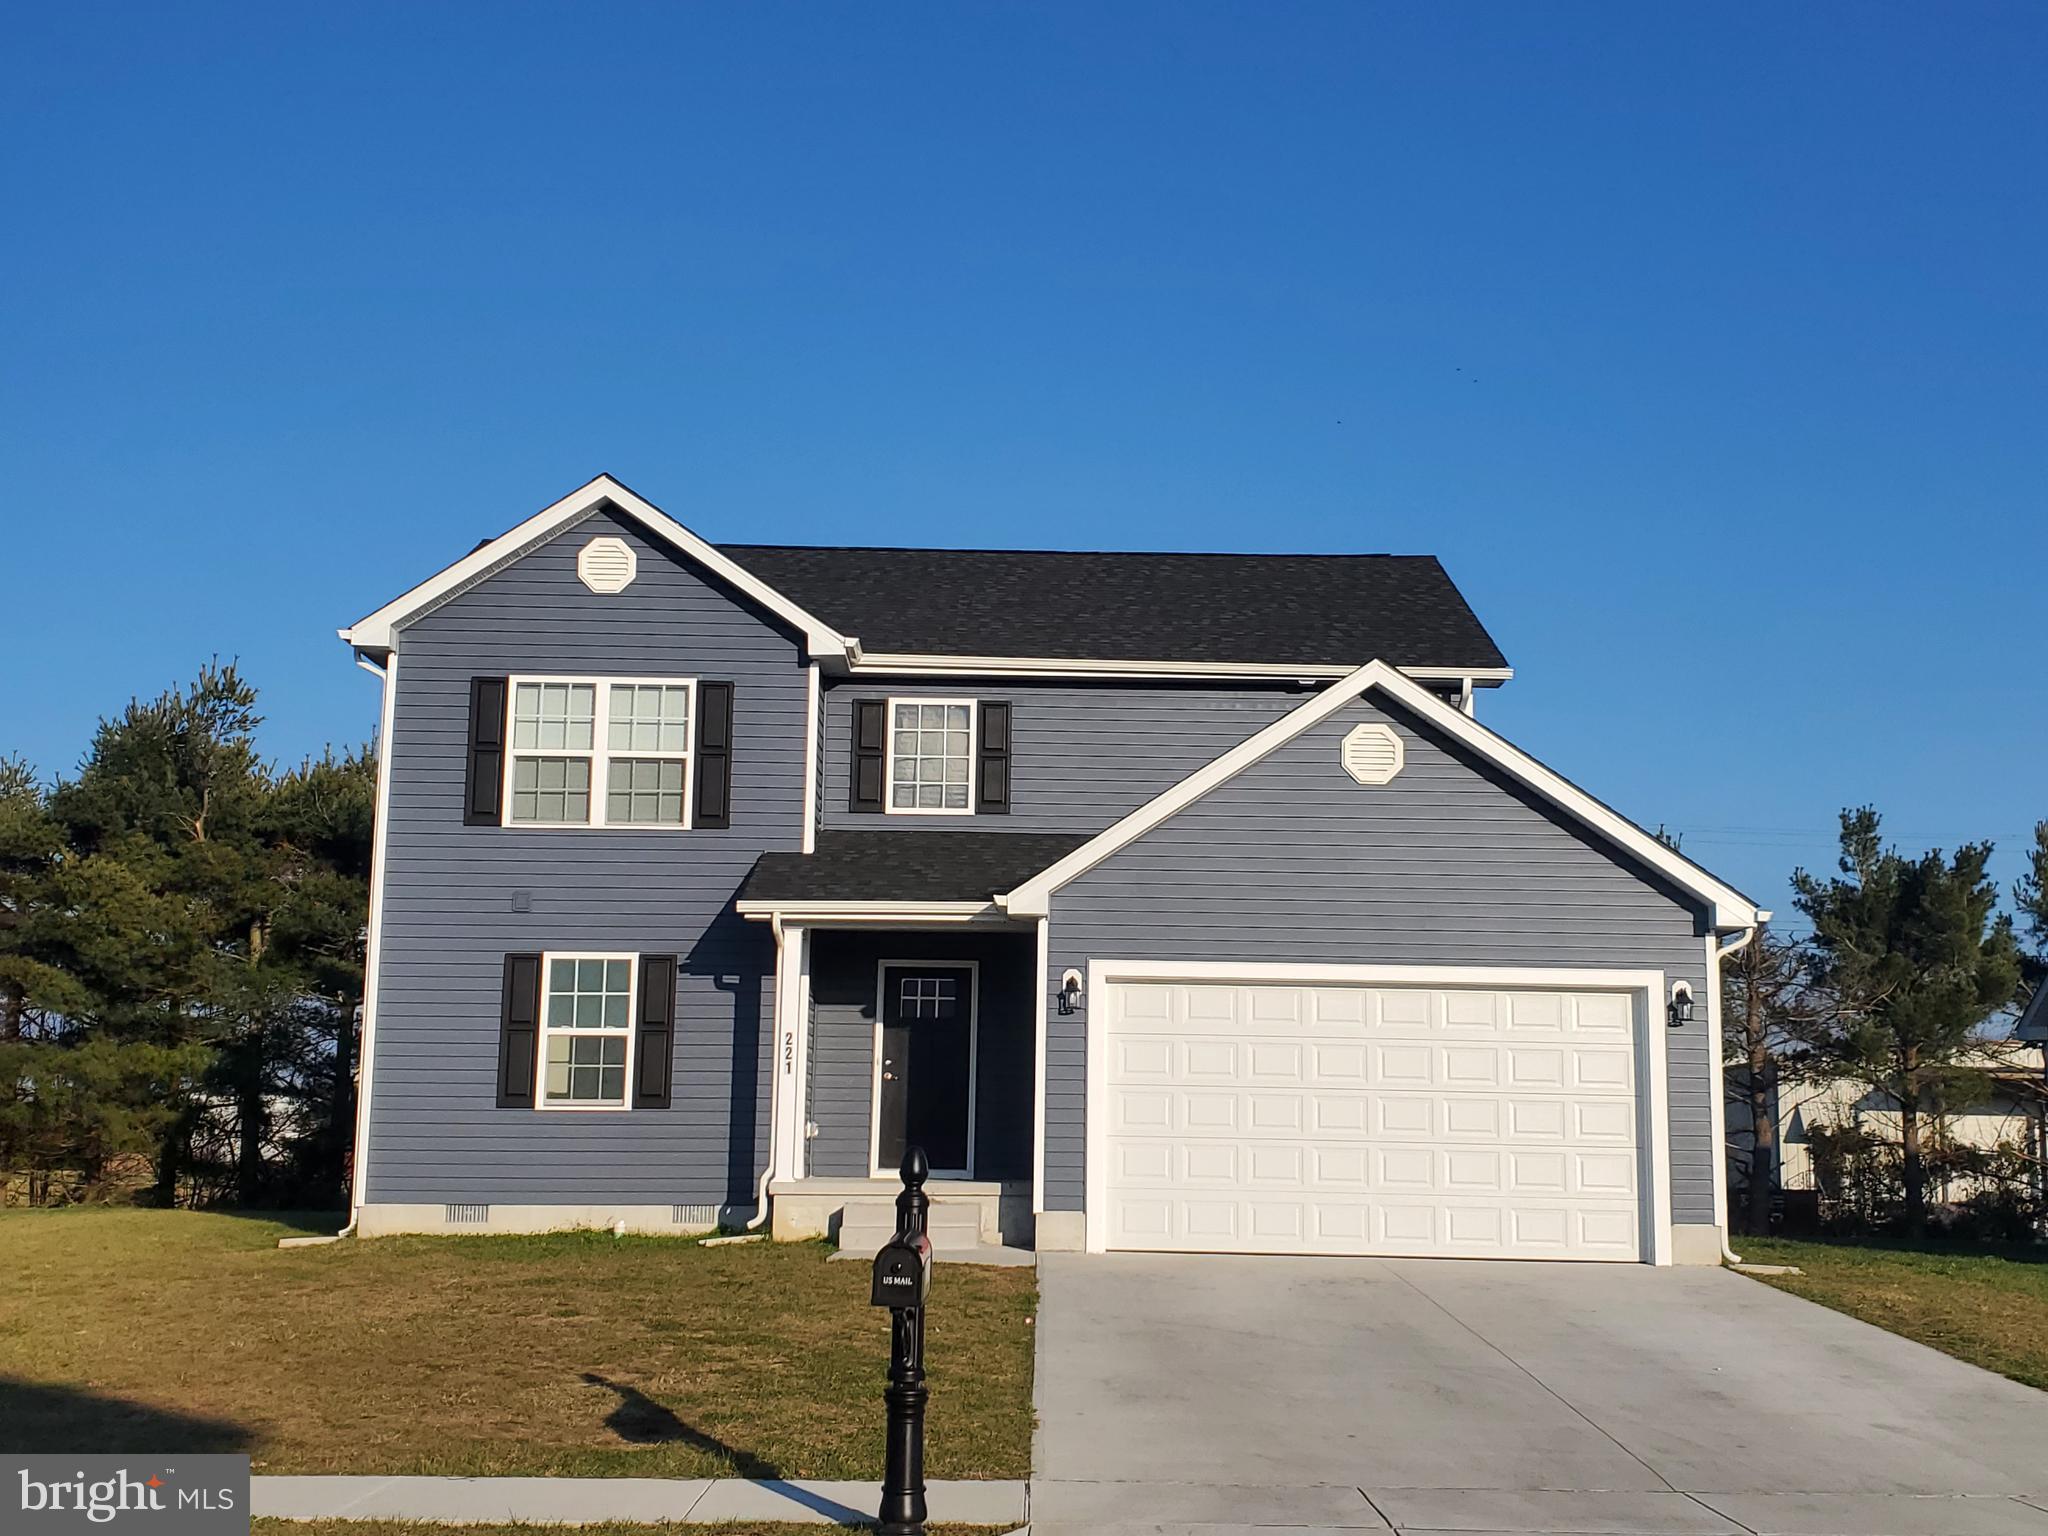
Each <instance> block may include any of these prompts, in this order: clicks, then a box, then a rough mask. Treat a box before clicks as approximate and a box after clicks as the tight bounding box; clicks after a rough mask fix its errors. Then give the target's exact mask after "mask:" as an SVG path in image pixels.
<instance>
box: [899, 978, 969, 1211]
mask: <svg viewBox="0 0 2048 1536" xmlns="http://www.w3.org/2000/svg"><path fill="white" fill-rule="evenodd" d="M974 986H975V968H974V967H973V966H971V965H910V964H885V965H884V966H883V967H882V998H881V1002H882V1060H881V1080H880V1082H879V1084H878V1085H877V1092H876V1120H875V1171H876V1172H877V1173H881V1174H889V1173H894V1172H895V1171H896V1170H897V1168H898V1167H899V1166H901V1164H902V1162H903V1151H904V1148H906V1147H911V1146H918V1147H923V1148H924V1155H925V1156H926V1158H928V1159H929V1160H930V1162H931V1165H932V1171H933V1172H934V1173H951V1174H960V1175H967V1176H971V1175H972V1174H973V1172H974V1160H973V1158H974V1154H973V1146H974V1005H975V996H974Z"/></svg>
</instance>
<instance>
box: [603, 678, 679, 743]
mask: <svg viewBox="0 0 2048 1536" xmlns="http://www.w3.org/2000/svg"><path fill="white" fill-rule="evenodd" d="M610 710H611V722H610V729H609V730H608V731H607V732H606V744H607V745H608V746H609V747H610V749H611V750H612V751H614V752H684V751H687V750H688V749H689V745H690V690H689V689H688V688H685V687H682V686H681V685H677V684H664V683H613V684H612V686H611V706H610Z"/></svg>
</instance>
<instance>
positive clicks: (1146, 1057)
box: [1110, 1035, 1173, 1083]
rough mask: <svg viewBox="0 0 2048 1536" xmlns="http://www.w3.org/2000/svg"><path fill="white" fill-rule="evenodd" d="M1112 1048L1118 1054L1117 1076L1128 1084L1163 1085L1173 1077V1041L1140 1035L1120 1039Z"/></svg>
mask: <svg viewBox="0 0 2048 1536" xmlns="http://www.w3.org/2000/svg"><path fill="white" fill-rule="evenodd" d="M1110 1048H1111V1049H1112V1050H1113V1051H1115V1052H1116V1070H1117V1076H1118V1078H1120V1079H1121V1080H1122V1081H1124V1082H1126V1083H1138V1082H1148V1081H1150V1082H1161V1083H1163V1082H1166V1081H1167V1080H1169V1079H1170V1078H1171V1077H1172V1076H1173V1042H1172V1041H1171V1040H1164V1039H1154V1038H1150V1037H1147V1036H1142V1035H1140V1036H1134V1037H1131V1038H1128V1039H1118V1040H1117V1041H1115V1042H1114V1044H1112V1046H1111V1047H1110Z"/></svg>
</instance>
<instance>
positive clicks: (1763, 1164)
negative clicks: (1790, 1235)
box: [1721, 927, 1829, 1233]
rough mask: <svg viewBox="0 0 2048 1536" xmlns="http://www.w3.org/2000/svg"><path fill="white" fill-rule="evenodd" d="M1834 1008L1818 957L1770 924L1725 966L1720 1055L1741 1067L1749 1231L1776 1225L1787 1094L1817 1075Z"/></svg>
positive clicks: (1745, 1221) (1745, 1210)
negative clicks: (1819, 984)
mask: <svg viewBox="0 0 2048 1536" xmlns="http://www.w3.org/2000/svg"><path fill="white" fill-rule="evenodd" d="M1828 1014H1829V1009H1828V1008H1827V1006H1826V1004H1825V1001H1824V1000H1823V999H1822V998H1821V997H1820V996H1819V994H1818V991H1817V989H1816V987H1815V984H1814V980H1813V955H1812V953H1811V952H1810V951H1809V949H1808V948H1807V946H1806V945H1805V944H1803V943H1801V942H1800V941H1799V940H1798V939H1794V938H1789V937H1786V936H1784V935H1782V934H1778V933H1775V932H1773V931H1772V930H1771V929H1770V928H1768V927H1765V928H1762V929H1760V930H1759V931H1758V933H1757V936H1756V938H1755V939H1754V940H1753V941H1752V942H1751V943H1749V944H1748V945H1746V946H1745V947H1743V948H1742V949H1739V950H1737V951H1736V952H1735V953H1734V954H1733V955H1731V956H1729V957H1728V960H1727V962H1726V963H1725V964H1724V966H1723V967H1722V971H1721V1053H1722V1060H1723V1061H1724V1063H1726V1064H1727V1065H1728V1066H1731V1067H1739V1068H1741V1069H1742V1070H1741V1074H1740V1075H1741V1081H1742V1085H1743V1086H1742V1096H1743V1100H1744V1102H1745V1107H1746V1108H1747V1109H1748V1111H1749V1127H1750V1145H1749V1177H1748V1179H1747V1181H1746V1184H1747V1188H1746V1191H1745V1198H1744V1202H1743V1230H1744V1231H1746V1232H1751V1233H1765V1232H1768V1231H1770V1226H1771V1197H1772V1195H1773V1194H1774V1193H1775V1192H1776V1190H1777V1187H1778V1179H1777V1170H1778V1146H1779V1141H1780V1137H1781V1134H1782V1127H1781V1126H1780V1125H1779V1123H1778V1122H1779V1117H1780V1115H1781V1113H1782V1109H1783V1098H1782V1095H1783V1092H1784V1090H1785V1089H1786V1088H1787V1087H1789V1086H1790V1085H1792V1084H1793V1083H1796V1082H1799V1081H1801V1080H1802V1079H1804V1078H1806V1077H1808V1076H1809V1075H1811V1073H1812V1071H1813V1070H1814V1067H1815V1064H1816V1062H1815V1052H1814V1044H1815V1036H1816V1034H1817V1032H1818V1031H1819V1030H1820V1029H1821V1027H1822V1023H1823V1021H1824V1020H1825V1019H1826V1018H1827V1017H1828Z"/></svg>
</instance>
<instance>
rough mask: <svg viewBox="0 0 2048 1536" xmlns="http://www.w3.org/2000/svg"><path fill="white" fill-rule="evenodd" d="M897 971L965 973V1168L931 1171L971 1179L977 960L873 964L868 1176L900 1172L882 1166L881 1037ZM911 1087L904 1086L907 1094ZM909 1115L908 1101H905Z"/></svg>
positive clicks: (977, 1056) (977, 1061) (977, 1070)
mask: <svg viewBox="0 0 2048 1536" xmlns="http://www.w3.org/2000/svg"><path fill="white" fill-rule="evenodd" d="M892 970H898V971H965V972H967V1166H966V1167H965V1168H937V1167H935V1168H933V1169H932V1177H933V1178H935V1179H971V1178H973V1177H974V1118H975V1117H974V1107H975V1101H976V1100H977V1099H978V1098H979V1097H980V1096H981V1095H980V1093H979V1092H978V1091H977V1090H978V1088H979V1078H980V1074H981V962H980V961H979V960H877V961H876V962H875V1030H874V1035H875V1065H874V1076H873V1078H872V1079H871V1080H870V1081H869V1084H868V1176H869V1177H870V1178H875V1179H885V1178H888V1177H890V1176H892V1175H894V1174H896V1173H897V1172H899V1170H897V1169H895V1168H884V1167H883V1166H882V1033H883V1031H884V1030H885V1029H886V1028H887V1027H888V1007H889V996H888V991H887V987H886V985H885V984H886V981H887V978H888V975H889V972H890V971H892ZM911 1086H913V1085H911V1084H906V1085H905V1091H906V1092H908V1091H909V1088H910V1087H911ZM905 1104H906V1110H905V1112H906V1113H908V1107H907V1106H908V1100H906V1101H905Z"/></svg>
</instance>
